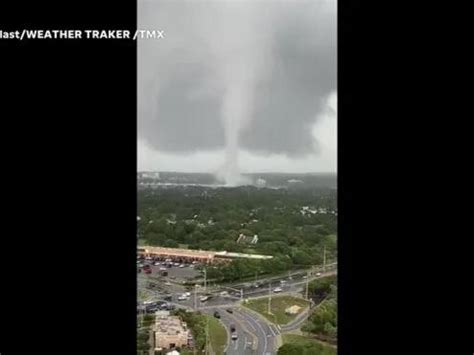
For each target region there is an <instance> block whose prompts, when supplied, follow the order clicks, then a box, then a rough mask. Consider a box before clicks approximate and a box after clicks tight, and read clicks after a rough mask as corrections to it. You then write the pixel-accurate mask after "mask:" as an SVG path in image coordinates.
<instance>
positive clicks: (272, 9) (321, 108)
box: [138, 0, 337, 172]
mask: <svg viewBox="0 0 474 355" xmlns="http://www.w3.org/2000/svg"><path fill="white" fill-rule="evenodd" d="M138 28H140V29H158V30H164V32H165V38H164V39H160V40H139V42H138V170H158V171H187V172H193V171H196V172H205V171H209V172H216V171H217V170H218V169H220V167H222V164H224V161H225V160H226V159H227V160H229V159H230V160H234V159H238V161H239V165H240V167H239V169H240V171H241V172H264V171H267V172H268V171H275V172H335V171H336V166H337V161H336V152H337V139H336V134H337V87H336V60H337V53H336V46H337V43H336V35H337V34H336V1H335V0H334V1H332V0H331V1H323V0H312V1H307V0H293V1H289V0H288V1H270V0H266V1H263V0H262V1H256V0H252V1H235V0H234V1H224V0H220V1H199V0H192V1H184V0H166V1H165V0H139V2H138Z"/></svg>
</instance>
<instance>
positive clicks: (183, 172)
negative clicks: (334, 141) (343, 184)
mask: <svg viewBox="0 0 474 355" xmlns="http://www.w3.org/2000/svg"><path fill="white" fill-rule="evenodd" d="M137 173H173V174H209V175H215V173H213V172H210V171H171V170H137ZM241 174H242V175H258V174H280V175H337V172H334V171H321V172H317V171H315V172H304V173H296V172H286V171H259V172H242V173H241Z"/></svg>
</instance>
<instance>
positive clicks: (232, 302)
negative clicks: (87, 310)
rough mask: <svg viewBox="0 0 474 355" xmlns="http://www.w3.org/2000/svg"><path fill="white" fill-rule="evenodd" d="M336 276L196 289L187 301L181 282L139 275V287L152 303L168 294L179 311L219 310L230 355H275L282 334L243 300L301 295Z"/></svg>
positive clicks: (294, 324)
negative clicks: (277, 290) (310, 286)
mask: <svg viewBox="0 0 474 355" xmlns="http://www.w3.org/2000/svg"><path fill="white" fill-rule="evenodd" d="M335 274H337V269H336V268H333V269H331V270H329V271H327V272H324V273H321V274H320V275H318V276H316V275H314V276H310V277H309V278H307V279H304V278H303V276H304V274H303V273H301V274H299V275H292V277H291V279H288V275H285V276H280V277H279V278H276V277H275V278H272V279H271V280H262V281H261V282H262V284H261V286H260V287H258V288H256V287H255V286H254V285H253V284H237V285H232V286H230V287H229V286H226V287H224V286H217V287H212V288H207V289H206V290H204V289H203V288H196V289H195V290H194V291H190V292H191V297H188V298H187V299H186V300H183V301H179V300H178V297H179V296H180V295H181V294H182V293H184V292H187V291H188V290H186V288H185V287H184V286H183V285H180V284H179V283H171V284H169V285H165V284H164V280H159V279H158V280H157V279H155V278H153V276H152V277H150V275H147V274H139V275H138V287H139V289H141V290H142V291H143V292H146V294H147V298H148V299H149V300H163V298H164V296H165V295H168V296H171V302H169V303H171V304H173V305H175V306H176V307H179V308H184V309H188V310H195V311H201V312H204V313H206V314H209V315H214V312H215V311H218V312H219V314H220V316H221V317H220V321H221V323H222V324H223V325H224V327H225V328H226V330H227V335H228V342H227V349H226V355H241V354H243V355H274V354H276V352H277V348H278V345H277V336H278V335H279V334H280V331H279V330H278V329H277V327H276V326H275V325H273V324H271V323H269V322H268V321H267V320H266V319H265V318H263V317H261V316H260V315H258V314H255V313H253V312H252V311H250V310H248V309H246V308H245V307H240V301H241V300H243V299H254V298H260V297H266V296H267V295H268V293H269V290H270V289H271V290H274V289H275V288H276V287H280V288H282V292H281V293H279V294H294V293H300V294H301V292H302V291H304V289H305V286H306V283H307V282H309V281H312V280H315V279H319V278H323V277H328V276H330V275H335ZM152 275H153V274H152ZM151 279H153V280H154V282H155V283H156V286H155V287H154V288H152V289H150V288H147V285H148V283H149V281H150V280H151ZM270 281H271V282H270ZM281 281H283V283H281ZM240 290H242V291H240ZM223 291H227V292H229V293H231V294H230V295H228V296H225V297H224V296H221V295H220V293H221V292H223ZM202 295H211V296H212V297H211V298H210V299H209V300H208V301H206V302H201V301H200V300H199V298H200V296H202ZM227 309H232V311H233V312H232V313H228V312H227V311H226V310H227ZM305 318H306V317H305V315H301V316H300V317H298V318H297V319H296V320H295V322H292V324H291V325H289V326H288V327H286V328H288V329H286V328H284V329H283V330H292V329H297V328H298V327H299V326H301V324H302V323H303V322H304V320H305ZM231 324H233V325H234V326H235V328H236V332H235V333H236V334H237V335H238V339H237V340H235V341H232V340H231V338H230V337H231V332H230V325H231Z"/></svg>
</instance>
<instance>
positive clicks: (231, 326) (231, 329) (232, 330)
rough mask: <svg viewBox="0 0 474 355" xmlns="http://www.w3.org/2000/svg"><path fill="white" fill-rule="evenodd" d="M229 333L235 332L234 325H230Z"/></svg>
mask: <svg viewBox="0 0 474 355" xmlns="http://www.w3.org/2000/svg"><path fill="white" fill-rule="evenodd" d="M230 332H231V333H233V332H235V324H231V325H230Z"/></svg>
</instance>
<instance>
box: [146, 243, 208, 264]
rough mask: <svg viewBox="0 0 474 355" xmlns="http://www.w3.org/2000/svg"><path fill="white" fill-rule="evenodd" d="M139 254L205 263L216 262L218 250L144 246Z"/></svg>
mask: <svg viewBox="0 0 474 355" xmlns="http://www.w3.org/2000/svg"><path fill="white" fill-rule="evenodd" d="M138 254H139V255H141V256H145V257H152V258H159V259H172V260H175V261H179V262H192V261H198V262H201V263H204V264H209V263H212V262H214V261H215V260H214V259H215V256H216V252H214V251H204V250H191V249H178V248H163V247H151V246H143V247H139V248H138Z"/></svg>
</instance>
